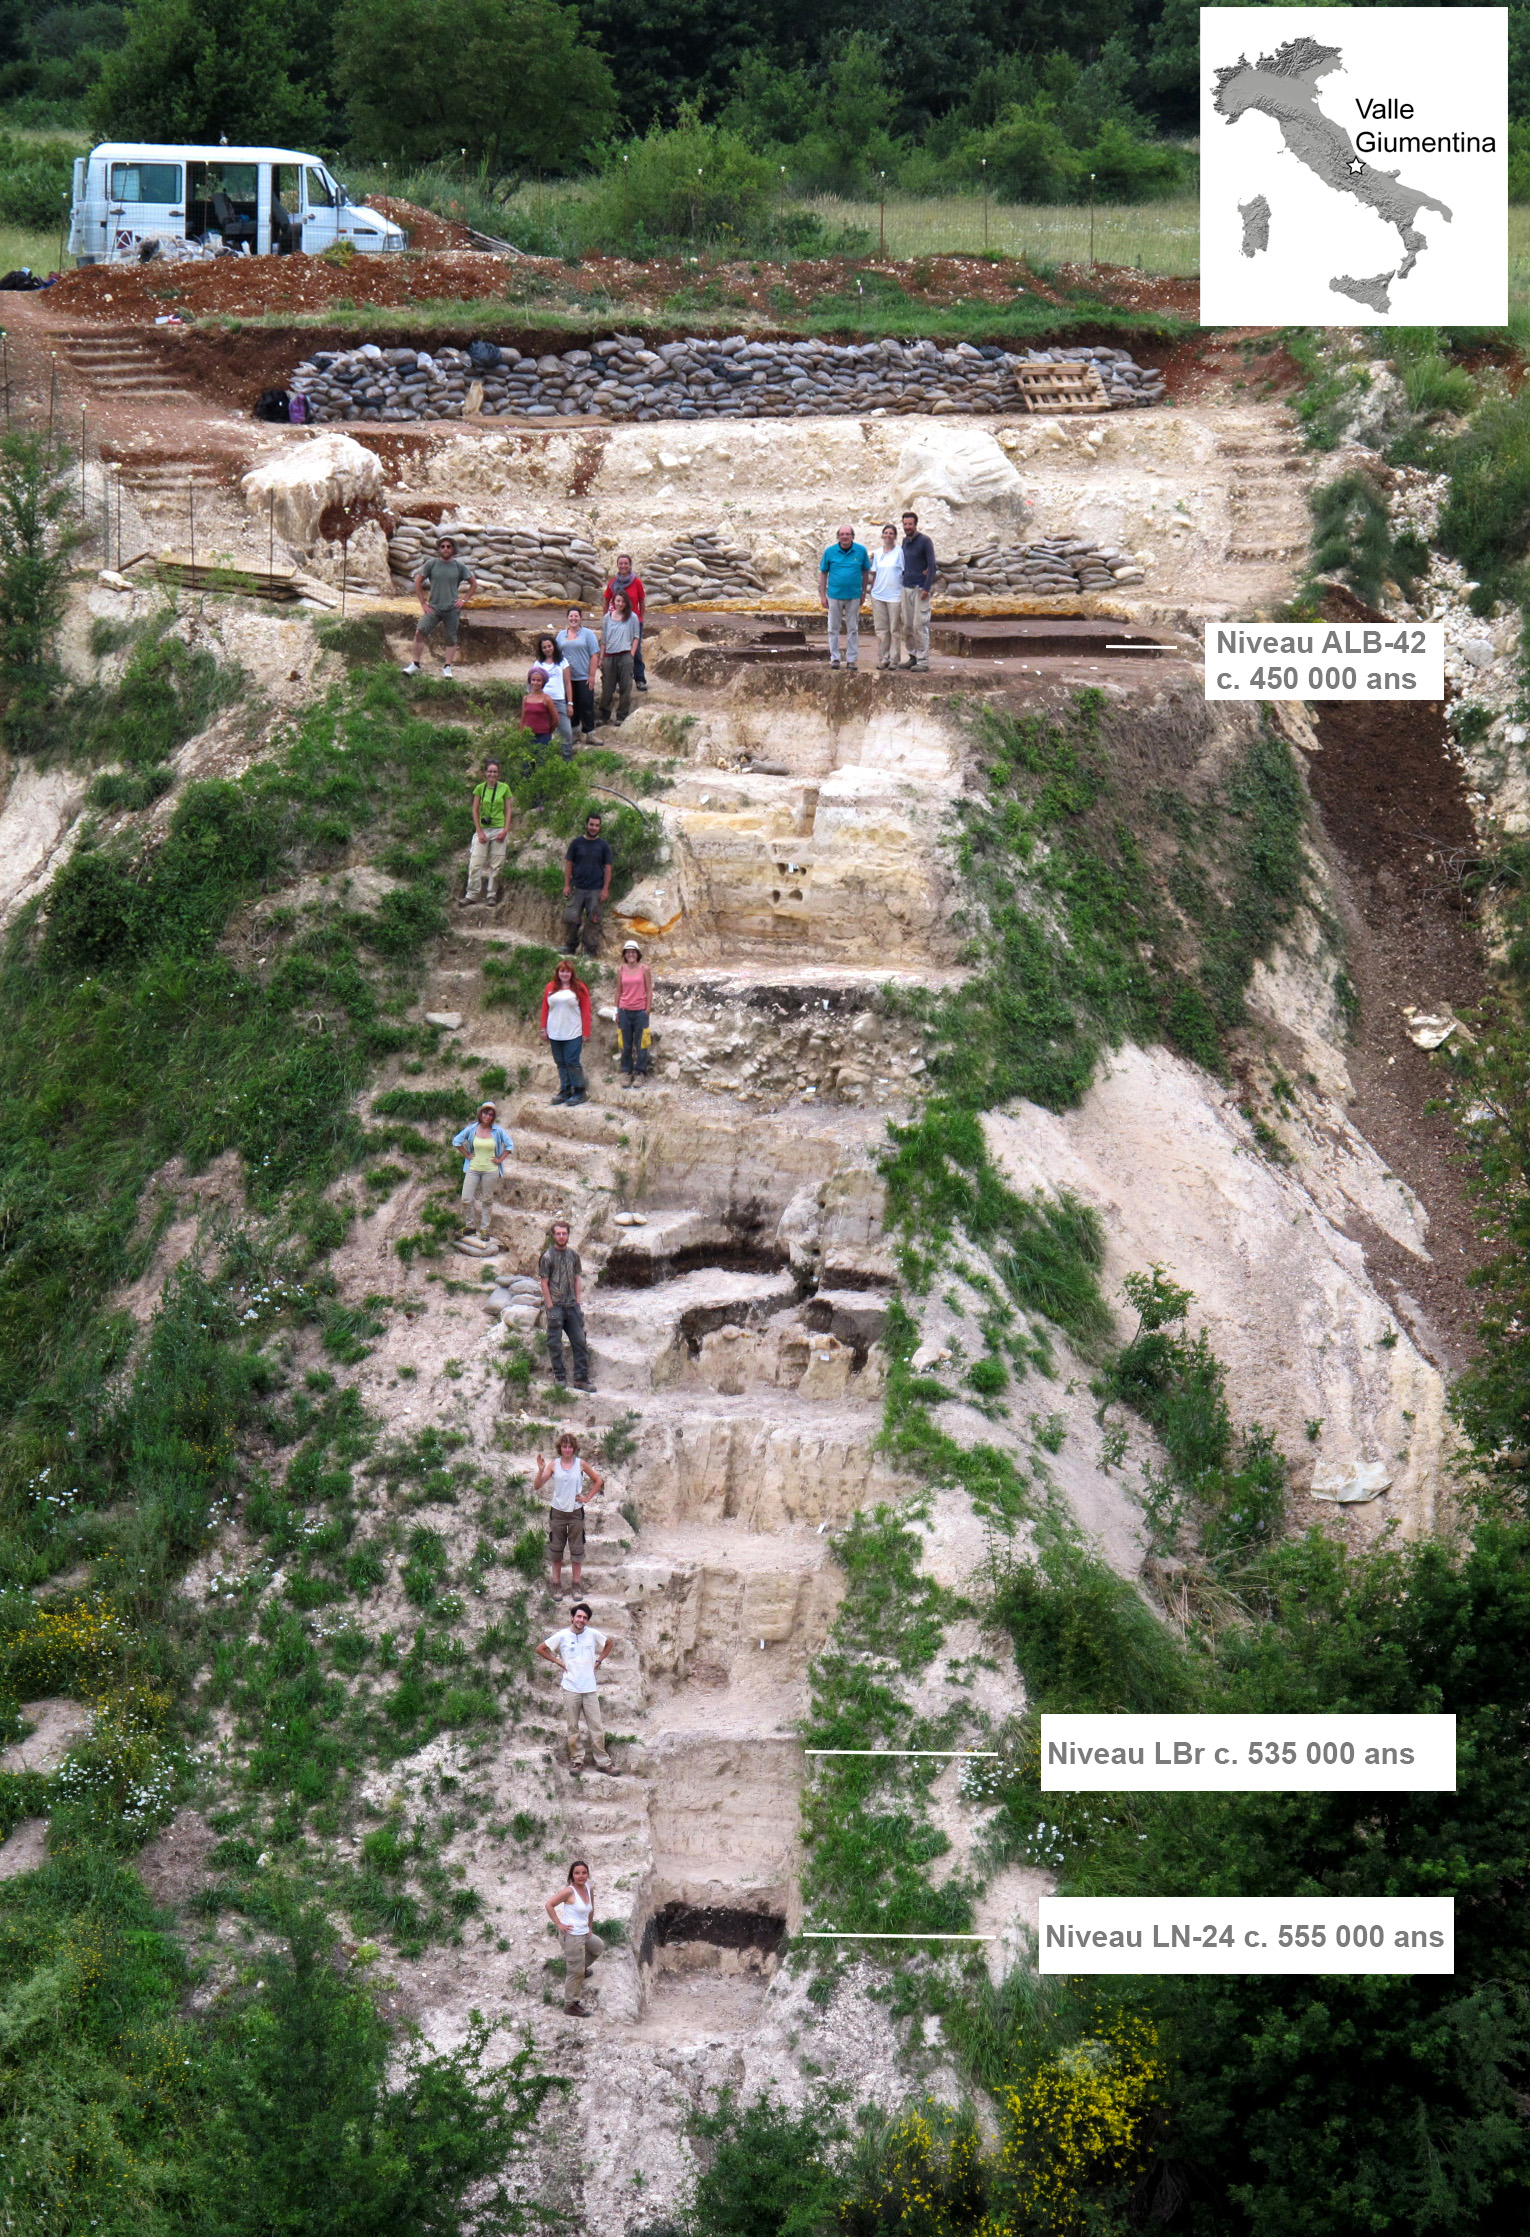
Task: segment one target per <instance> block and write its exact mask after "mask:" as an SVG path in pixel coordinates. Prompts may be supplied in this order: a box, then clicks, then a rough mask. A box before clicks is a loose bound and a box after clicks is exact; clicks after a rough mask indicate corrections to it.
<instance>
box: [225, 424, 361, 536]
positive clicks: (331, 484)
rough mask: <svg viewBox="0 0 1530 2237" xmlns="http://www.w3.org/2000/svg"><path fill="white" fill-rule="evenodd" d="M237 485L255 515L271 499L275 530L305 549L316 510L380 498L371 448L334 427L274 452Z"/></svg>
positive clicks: (314, 530)
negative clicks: (264, 462) (330, 431)
mask: <svg viewBox="0 0 1530 2237" xmlns="http://www.w3.org/2000/svg"><path fill="white" fill-rule="evenodd" d="M240 487H241V488H242V489H243V491H244V501H245V504H246V505H247V506H248V507H249V510H250V511H251V512H252V513H256V514H258V515H259V516H260V517H261V519H265V518H266V517H267V516H268V514H269V513H270V511H271V507H272V505H273V503H274V506H275V522H276V532H277V534H278V535H279V536H280V537H281V538H282V539H283V541H284V542H286V543H288V544H291V545H292V546H293V548H294V550H296V551H299V552H309V551H311V550H312V549H313V546H314V544H315V542H316V541H317V538H318V534H319V516H320V514H321V513H323V512H325V511H326V510H327V509H328V507H330V506H331V505H354V504H355V503H356V502H357V501H358V500H366V499H372V500H374V501H379V502H380V501H381V498H382V494H383V487H384V483H383V470H382V465H381V462H380V460H379V459H378V458H377V457H376V455H375V453H373V452H372V451H369V450H368V449H366V447H365V445H363V444H361V443H358V442H357V441H356V440H355V438H354V437H353V436H350V435H341V434H339V433H338V432H337V433H334V434H325V435H315V436H312V437H311V438H310V439H309V440H308V441H307V442H306V443H297V444H294V445H293V446H292V447H291V448H290V449H286V450H282V451H280V452H278V453H277V455H276V457H275V458H272V459H268V460H267V462H266V464H265V465H263V466H257V467H256V468H255V469H254V471H253V472H252V473H248V474H246V475H245V477H244V480H243V482H242V483H241V484H240Z"/></svg>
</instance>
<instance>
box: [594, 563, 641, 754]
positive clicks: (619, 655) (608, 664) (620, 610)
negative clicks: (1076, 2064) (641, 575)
mask: <svg viewBox="0 0 1530 2237" xmlns="http://www.w3.org/2000/svg"><path fill="white" fill-rule="evenodd" d="M642 634H643V632H642V625H641V624H640V622H639V621H638V618H637V615H636V614H635V613H634V612H633V611H632V608H631V606H630V604H629V603H628V600H627V594H626V592H625V591H622V590H619V591H617V593H616V595H615V597H614V598H613V599H612V600H611V611H610V612H609V613H608V614H607V616H606V618H605V621H604V623H603V624H602V626H601V632H600V719H601V721H602V722H603V723H606V722H609V721H610V720H611V701H612V699H613V697H614V698H615V700H616V727H617V729H618V730H620V728H621V726H622V724H623V723H624V722H625V721H626V719H627V717H628V716H629V715H630V714H631V712H632V663H633V660H634V659H635V658H636V655H637V648H638V639H639V638H640V637H641V636H642Z"/></svg>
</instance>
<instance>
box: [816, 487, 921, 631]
mask: <svg viewBox="0 0 1530 2237" xmlns="http://www.w3.org/2000/svg"><path fill="white" fill-rule="evenodd" d="M934 588H935V546H934V545H933V544H932V543H931V541H930V539H929V537H928V536H926V535H923V534H922V533H921V531H920V527H919V515H918V514H917V513H905V514H904V515H903V536H902V541H901V542H900V541H899V537H898V531H897V529H896V528H894V526H893V524H892V522H891V521H889V522H888V523H887V526H886V527H885V528H884V529H883V530H882V542H881V548H880V550H879V551H878V552H877V555H876V557H875V559H873V558H872V556H871V554H870V552H869V551H868V550H867V549H866V546H865V545H864V544H861V543H857V541H856V536H855V529H854V527H853V526H852V524H851V523H850V522H849V521H843V522H842V523H841V524H840V528H839V532H838V534H837V535H836V537H835V539H834V541H833V543H832V544H830V545H829V546H828V547H827V549H826V550H825V552H824V555H823V558H822V559H821V560H820V561H819V563H818V601H819V604H820V605H821V606H822V607H823V609H824V611H825V612H826V613H827V615H828V617H829V666H830V667H831V668H839V667H845V668H855V667H858V666H859V665H860V650H861V606H862V604H863V602H864V600H865V598H866V596H867V594H868V592H869V594H870V597H871V615H872V622H873V626H874V627H875V629H876V634H877V666H878V668H883V669H887V668H896V667H897V665H898V658H899V649H900V647H901V649H902V654H903V657H904V661H905V664H906V665H907V666H908V667H910V668H914V669H920V668H928V667H929V665H930V598H931V595H932V593H933V591H934ZM842 655H843V657H841V656H842Z"/></svg>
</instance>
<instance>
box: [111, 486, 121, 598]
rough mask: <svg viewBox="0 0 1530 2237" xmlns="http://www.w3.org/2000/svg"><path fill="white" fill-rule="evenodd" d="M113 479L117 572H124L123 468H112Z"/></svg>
mask: <svg viewBox="0 0 1530 2237" xmlns="http://www.w3.org/2000/svg"><path fill="white" fill-rule="evenodd" d="M112 478H113V479H114V481H115V482H116V484H117V572H118V573H119V574H120V573H121V572H122V468H121V467H120V466H114V467H113V468H112Z"/></svg>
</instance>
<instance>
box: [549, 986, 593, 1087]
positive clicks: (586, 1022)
mask: <svg viewBox="0 0 1530 2237" xmlns="http://www.w3.org/2000/svg"><path fill="white" fill-rule="evenodd" d="M542 1033H543V1037H544V1038H545V1040H546V1042H547V1046H548V1047H549V1049H551V1051H552V1057H553V1062H554V1063H555V1064H556V1065H557V1067H558V1092H557V1094H556V1095H555V1096H554V1097H553V1102H554V1103H555V1104H557V1103H582V1102H583V1101H584V1093H585V1088H584V1067H583V1065H582V1064H581V1063H580V1061H579V1059H580V1057H581V1056H582V1055H583V1054H584V1044H585V1042H586V1041H587V1040H588V1039H589V1035H590V990H589V988H588V987H587V986H586V985H585V983H584V981H583V979H581V978H580V977H578V975H577V974H576V972H575V970H574V966H573V964H572V963H570V962H568V961H567V960H566V959H565V960H564V961H563V962H561V963H559V964H558V965H557V966H556V968H555V969H554V971H553V975H552V977H551V978H550V979H549V980H548V982H547V985H546V988H545V989H544V991H543V994H542Z"/></svg>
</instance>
